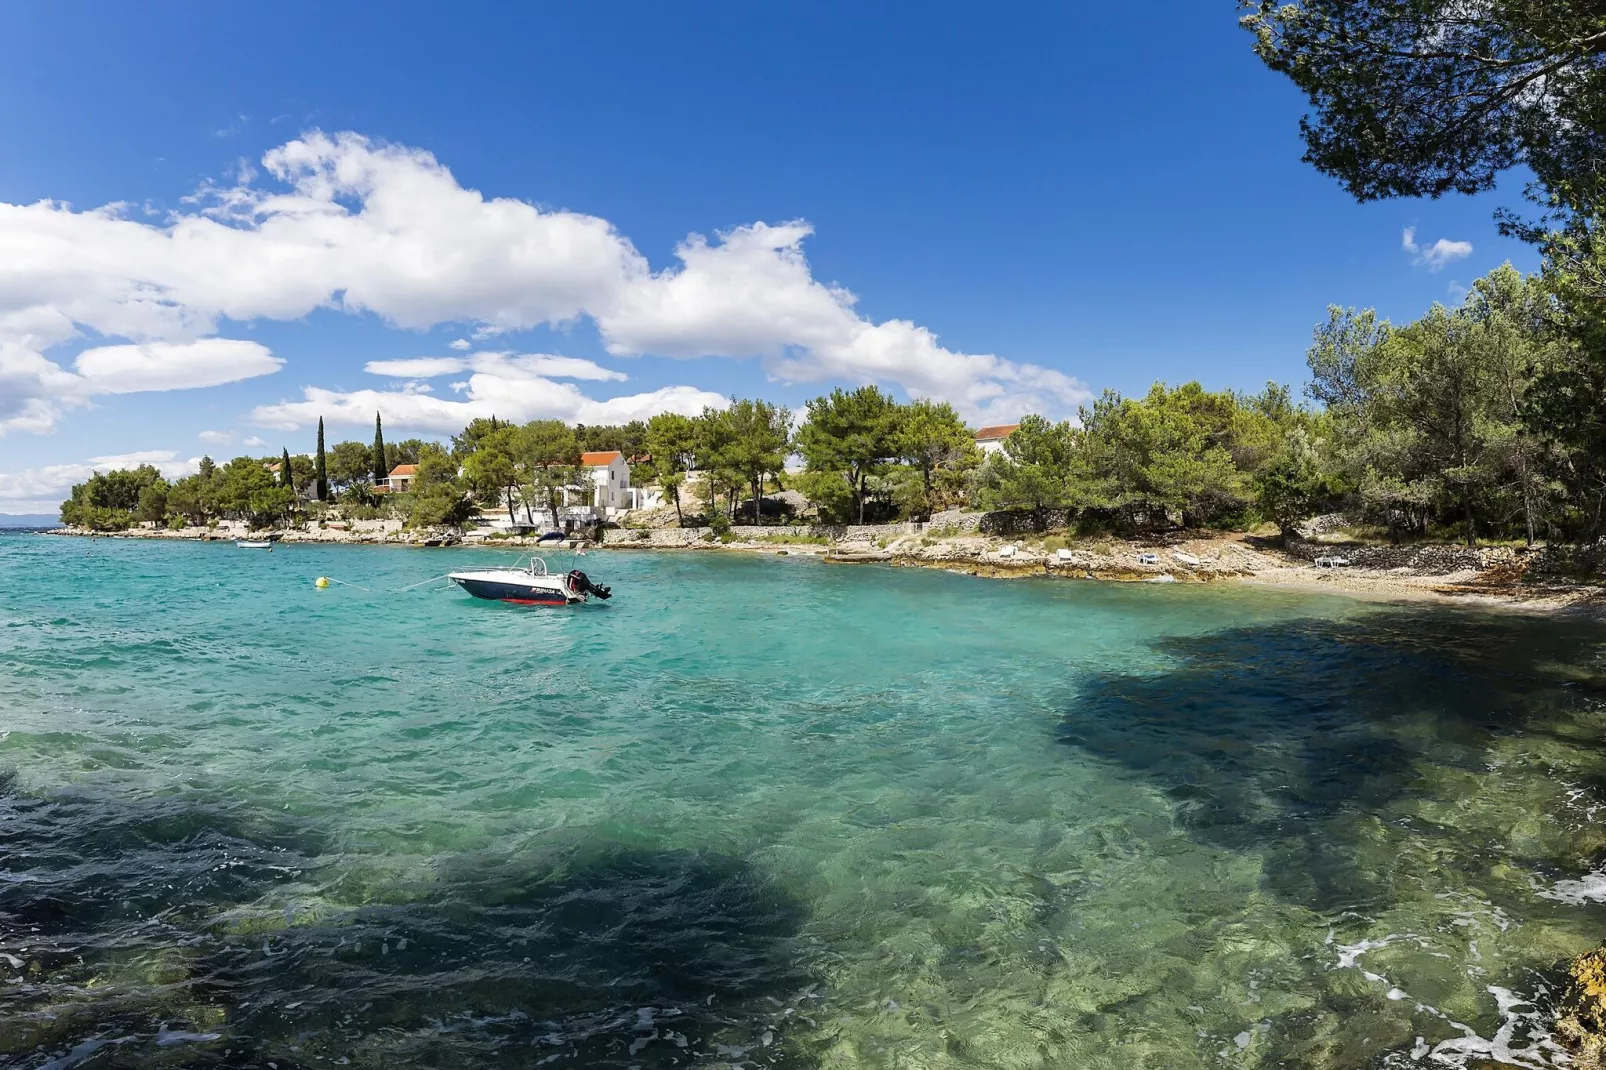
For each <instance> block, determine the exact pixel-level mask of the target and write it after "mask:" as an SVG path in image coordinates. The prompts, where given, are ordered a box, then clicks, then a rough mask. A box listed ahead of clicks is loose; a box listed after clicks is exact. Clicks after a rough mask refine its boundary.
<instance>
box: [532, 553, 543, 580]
mask: <svg viewBox="0 0 1606 1070" xmlns="http://www.w3.org/2000/svg"><path fill="white" fill-rule="evenodd" d="M529 571H530V575H532V576H545V575H546V561H545V560H543V559H542V558H539V557H531V558H530V569H529Z"/></svg>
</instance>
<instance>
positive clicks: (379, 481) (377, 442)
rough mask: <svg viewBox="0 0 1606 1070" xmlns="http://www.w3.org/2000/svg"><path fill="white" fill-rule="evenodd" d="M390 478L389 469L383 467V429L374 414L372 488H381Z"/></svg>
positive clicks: (377, 415) (377, 416) (376, 414)
mask: <svg viewBox="0 0 1606 1070" xmlns="http://www.w3.org/2000/svg"><path fill="white" fill-rule="evenodd" d="M389 478H390V469H389V468H388V467H387V466H386V465H385V429H384V428H383V427H382V426H381V425H380V423H379V414H378V413H377V412H376V413H374V486H376V487H378V486H382V485H383V484H384V482H385V480H387V479H389Z"/></svg>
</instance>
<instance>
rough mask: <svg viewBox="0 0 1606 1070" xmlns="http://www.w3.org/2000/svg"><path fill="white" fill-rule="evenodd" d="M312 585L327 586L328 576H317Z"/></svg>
mask: <svg viewBox="0 0 1606 1070" xmlns="http://www.w3.org/2000/svg"><path fill="white" fill-rule="evenodd" d="M313 586H314V587H327V586H329V577H328V576H319V577H318V579H317V581H316V582H314V583H313Z"/></svg>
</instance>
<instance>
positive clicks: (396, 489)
mask: <svg viewBox="0 0 1606 1070" xmlns="http://www.w3.org/2000/svg"><path fill="white" fill-rule="evenodd" d="M417 478H418V465H416V464H398V465H397V466H396V467H395V468H392V469H391V470H390V478H389V479H386V480H385V486H386V487H388V488H389V489H390V490H391V491H392V492H393V493H395V494H405V493H407V492H408V491H410V490H412V489H413V482H414V480H416V479H417Z"/></svg>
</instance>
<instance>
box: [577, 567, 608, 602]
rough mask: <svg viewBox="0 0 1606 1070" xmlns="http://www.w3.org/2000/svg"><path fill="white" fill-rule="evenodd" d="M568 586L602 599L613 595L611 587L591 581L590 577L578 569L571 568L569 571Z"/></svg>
mask: <svg viewBox="0 0 1606 1070" xmlns="http://www.w3.org/2000/svg"><path fill="white" fill-rule="evenodd" d="M569 586H570V587H572V588H573V589H574V590H576V591H579V592H580V593H581V594H594V595H596V596H597V597H598V598H601V599H604V600H606V599H609V598H612V597H613V588H612V587H605V586H603V585H602V584H600V583H592V582H591V577H590V576H587V575H586V574H585V573H584V572H581V571H580V570H579V569H573V570H571V571H570V572H569Z"/></svg>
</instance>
